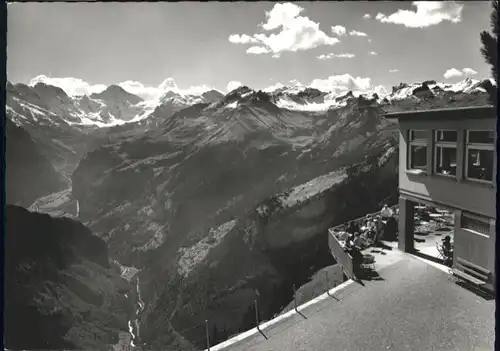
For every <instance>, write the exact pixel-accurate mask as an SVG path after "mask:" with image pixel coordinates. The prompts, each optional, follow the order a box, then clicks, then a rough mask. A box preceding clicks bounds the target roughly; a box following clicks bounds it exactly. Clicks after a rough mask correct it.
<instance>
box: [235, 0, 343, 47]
mask: <svg viewBox="0 0 500 351" xmlns="http://www.w3.org/2000/svg"><path fill="white" fill-rule="evenodd" d="M303 10H304V9H303V8H302V7H300V6H297V5H295V4H292V3H284V4H275V5H274V7H273V8H272V9H271V10H270V11H267V12H266V22H265V23H261V24H260V27H261V28H262V29H263V30H264V31H271V30H276V29H278V30H279V32H278V33H271V34H269V35H267V34H264V33H258V34H254V35H251V36H250V35H247V34H242V35H239V34H233V35H230V36H229V41H230V42H231V43H235V44H248V43H252V44H258V46H252V47H250V48H249V49H248V50H247V53H248V54H257V55H258V54H264V53H272V54H274V55H276V54H279V53H281V52H285V51H291V52H297V51H305V50H310V49H313V48H316V47H318V46H322V45H335V44H337V43H338V42H339V40H338V39H337V38H334V37H330V36H328V35H327V34H326V33H325V32H323V31H322V30H320V29H319V23H317V22H314V21H311V20H310V19H309V18H308V17H305V16H299V14H300V13H301V12H302V11H303Z"/></svg>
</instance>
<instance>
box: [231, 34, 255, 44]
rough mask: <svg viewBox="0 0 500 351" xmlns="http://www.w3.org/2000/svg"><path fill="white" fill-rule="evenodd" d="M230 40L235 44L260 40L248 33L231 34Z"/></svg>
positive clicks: (253, 42)
mask: <svg viewBox="0 0 500 351" xmlns="http://www.w3.org/2000/svg"><path fill="white" fill-rule="evenodd" d="M229 41H230V42H231V43H233V44H249V43H252V44H256V43H258V42H259V41H258V40H257V39H255V38H252V37H251V36H249V35H246V34H242V35H239V34H232V35H230V36H229Z"/></svg>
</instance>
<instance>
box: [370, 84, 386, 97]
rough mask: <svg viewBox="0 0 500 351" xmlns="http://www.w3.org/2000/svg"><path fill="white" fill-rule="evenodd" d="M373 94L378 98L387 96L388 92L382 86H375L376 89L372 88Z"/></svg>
mask: <svg viewBox="0 0 500 351" xmlns="http://www.w3.org/2000/svg"><path fill="white" fill-rule="evenodd" d="M372 90H373V92H374V93H376V94H377V95H378V96H379V97H380V96H385V95H387V94H388V93H389V92H388V91H387V89H386V88H385V87H384V86H383V85H377V86H376V87H374V88H373V89H372Z"/></svg>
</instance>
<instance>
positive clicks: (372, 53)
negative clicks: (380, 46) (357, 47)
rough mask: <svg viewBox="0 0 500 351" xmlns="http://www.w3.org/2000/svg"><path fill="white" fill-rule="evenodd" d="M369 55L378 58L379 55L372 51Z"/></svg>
mask: <svg viewBox="0 0 500 351" xmlns="http://www.w3.org/2000/svg"><path fill="white" fill-rule="evenodd" d="M369 54H370V55H372V56H377V55H378V54H377V53H376V52H375V51H370V52H369Z"/></svg>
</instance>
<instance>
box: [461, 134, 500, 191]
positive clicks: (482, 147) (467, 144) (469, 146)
mask: <svg viewBox="0 0 500 351" xmlns="http://www.w3.org/2000/svg"><path fill="white" fill-rule="evenodd" d="M470 132H493V135H495V130H494V129H493V130H492V129H467V130H466V131H465V153H464V171H465V174H464V176H465V179H466V180H468V181H471V182H478V183H483V184H492V183H493V181H495V164H494V163H495V160H494V157H495V137H493V142H492V143H491V144H486V143H470V142H469V133H470ZM469 149H473V150H489V151H492V152H493V165H492V166H493V167H492V174H491V180H484V179H477V178H470V177H469Z"/></svg>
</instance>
